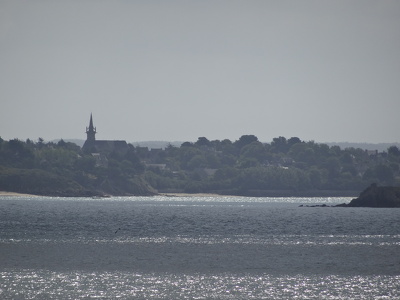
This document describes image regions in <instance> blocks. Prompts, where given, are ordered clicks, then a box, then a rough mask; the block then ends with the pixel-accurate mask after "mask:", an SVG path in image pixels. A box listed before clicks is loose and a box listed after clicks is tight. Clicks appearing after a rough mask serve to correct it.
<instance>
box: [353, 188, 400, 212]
mask: <svg viewBox="0 0 400 300" xmlns="http://www.w3.org/2000/svg"><path fill="white" fill-rule="evenodd" d="M346 206H347V207H400V187H394V186H377V185H376V184H371V185H370V186H369V187H368V188H367V189H365V190H364V191H363V192H361V194H360V196H359V197H358V198H355V199H353V200H351V202H350V203H349V204H347V205H346Z"/></svg>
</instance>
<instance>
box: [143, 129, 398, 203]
mask: <svg viewBox="0 0 400 300" xmlns="http://www.w3.org/2000/svg"><path fill="white" fill-rule="evenodd" d="M142 159H144V160H145V159H146V158H145V157H142ZM152 162H153V163H157V164H162V163H164V164H166V168H165V169H164V170H162V169H158V170H157V169H156V168H153V169H147V171H146V172H145V178H146V180H147V181H148V182H150V183H151V184H152V186H153V187H154V188H156V189H158V190H169V189H171V190H173V189H175V188H177V189H181V190H183V191H185V192H219V193H228V194H241V195H263V194H267V195H271V194H273V193H272V191H275V192H277V194H280V193H281V194H282V191H287V192H288V193H289V194H298V193H299V192H301V191H305V192H308V193H309V194H310V192H311V191H323V190H324V191H351V192H353V191H360V190H363V189H364V188H365V187H367V186H369V185H370V184H371V183H378V184H382V185H396V184H399V179H398V176H399V165H400V151H399V149H398V148H397V147H396V146H391V147H390V148H389V149H388V151H387V152H384V153H375V152H374V153H371V152H370V151H365V150H363V149H359V148H358V149H355V148H346V149H341V148H340V147H339V146H331V147H329V146H328V145H326V144H318V143H315V142H313V141H309V142H305V141H302V140H300V139H299V138H297V137H292V138H289V139H286V138H285V137H277V138H274V139H273V140H272V142H271V143H261V142H260V141H259V140H258V138H257V137H256V136H254V135H243V136H241V137H240V138H239V139H238V140H236V141H234V142H231V141H230V140H222V141H220V140H214V141H209V140H208V139H207V138H205V137H200V138H198V140H197V141H196V142H195V143H190V142H186V143H183V144H182V145H181V147H179V148H177V147H172V146H169V147H167V148H166V150H165V151H164V152H162V153H160V155H158V156H156V157H153V158H152ZM207 171H208V172H207ZM211 171H212V172H213V173H212V174H213V175H210V172H211ZM288 193H286V194H288Z"/></svg>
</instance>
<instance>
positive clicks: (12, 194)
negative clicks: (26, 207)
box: [0, 191, 39, 197]
mask: <svg viewBox="0 0 400 300" xmlns="http://www.w3.org/2000/svg"><path fill="white" fill-rule="evenodd" d="M0 196H15V197H39V196H38V195H33V194H23V193H16V192H6V191H0Z"/></svg>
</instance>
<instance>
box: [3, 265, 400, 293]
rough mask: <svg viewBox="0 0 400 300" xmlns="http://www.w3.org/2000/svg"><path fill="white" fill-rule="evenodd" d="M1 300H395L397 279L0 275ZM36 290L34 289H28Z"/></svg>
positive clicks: (29, 272)
mask: <svg viewBox="0 0 400 300" xmlns="http://www.w3.org/2000/svg"><path fill="white" fill-rule="evenodd" d="M0 276H1V281H2V284H1V290H0V296H1V297H2V299H49V298H51V299H87V298H99V299H111V298H113V299H114V298H122V299H128V298H135V299H295V298H301V299H338V298H340V299H341V298H346V299H349V298H351V299H365V298H368V299H397V298H399V297H400V276H378V275H374V276H352V277H349V276H335V275H330V276H323V277H320V276H303V275H296V276H280V277H277V276H271V275H257V276H255V275H247V274H243V275H236V274H179V275H177V274H140V273H128V272H88V273H85V272H66V273H59V272H50V271H44V270H38V271H37V270H23V271H15V272H13V271H9V272H1V273H0ZM32 287H34V288H32Z"/></svg>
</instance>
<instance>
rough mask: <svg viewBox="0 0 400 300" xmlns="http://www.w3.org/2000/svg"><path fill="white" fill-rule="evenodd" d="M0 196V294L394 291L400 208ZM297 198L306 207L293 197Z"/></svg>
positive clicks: (397, 293) (311, 295)
mask: <svg viewBox="0 0 400 300" xmlns="http://www.w3.org/2000/svg"><path fill="white" fill-rule="evenodd" d="M350 200H351V198H248V197H247V198H246V197H166V196H157V197H112V198H104V199H91V198H51V197H5V196H3V197H0V298H1V299H92V298H100V299H349V298H350V299H400V222H399V220H400V209H389V208H379V209H372V208H344V207H306V205H313V204H323V203H325V204H328V205H334V204H340V203H344V202H346V203H348V202H349V201H350ZM300 205H303V207H300Z"/></svg>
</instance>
